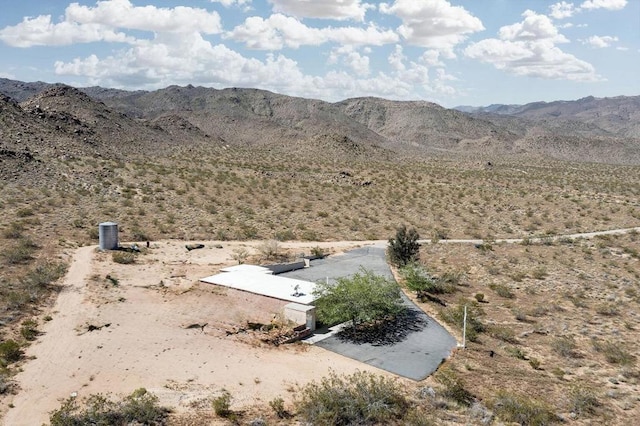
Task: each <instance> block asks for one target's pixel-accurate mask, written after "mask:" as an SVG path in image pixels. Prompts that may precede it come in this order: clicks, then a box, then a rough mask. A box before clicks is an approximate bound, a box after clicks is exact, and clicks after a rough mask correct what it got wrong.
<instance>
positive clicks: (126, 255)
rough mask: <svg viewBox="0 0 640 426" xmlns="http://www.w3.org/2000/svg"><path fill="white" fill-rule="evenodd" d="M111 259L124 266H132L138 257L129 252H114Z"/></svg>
mask: <svg viewBox="0 0 640 426" xmlns="http://www.w3.org/2000/svg"><path fill="white" fill-rule="evenodd" d="M111 258H112V259H113V261H114V262H115V263H120V264H123V265H130V264H132V263H135V261H136V255H135V254H133V253H130V252H128V251H114V252H113V254H112V255H111Z"/></svg>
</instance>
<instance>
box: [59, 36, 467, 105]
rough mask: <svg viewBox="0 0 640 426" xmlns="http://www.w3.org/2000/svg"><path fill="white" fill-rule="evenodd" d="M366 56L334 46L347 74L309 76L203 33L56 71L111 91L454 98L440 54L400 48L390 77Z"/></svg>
mask: <svg viewBox="0 0 640 426" xmlns="http://www.w3.org/2000/svg"><path fill="white" fill-rule="evenodd" d="M362 51H363V52H364V53H366V54H363V53H361V52H359V51H357V50H356V49H355V48H353V47H350V46H341V47H336V48H335V49H334V50H333V51H332V53H331V54H330V55H329V62H330V63H331V62H333V63H334V64H339V65H346V66H347V67H348V68H347V69H342V70H331V71H329V72H327V73H326V74H324V75H308V74H305V73H304V72H303V71H302V70H301V68H300V66H299V65H298V63H297V62H296V61H294V60H292V59H290V58H287V57H286V56H284V55H274V54H269V55H267V58H266V59H265V60H263V61H261V60H258V59H255V58H248V57H245V56H243V55H241V54H240V53H238V52H236V51H233V50H231V49H229V48H228V47H226V46H224V45H213V44H211V43H210V42H209V41H207V40H205V39H203V38H202V36H201V35H200V34H198V33H192V34H189V35H188V36H186V35H184V34H165V35H162V36H161V37H158V38H156V39H154V40H146V41H140V42H139V43H138V44H137V45H135V46H132V47H130V48H128V49H124V50H122V51H119V52H117V53H116V54H113V55H111V56H108V57H105V58H99V57H98V56H96V55H90V56H88V57H85V58H76V59H74V60H72V61H68V62H63V61H58V62H56V63H55V72H56V73H57V74H58V75H65V76H74V77H82V78H86V79H87V80H88V84H90V85H100V86H105V87H118V88H128V89H131V88H135V89H147V90H153V89H158V88H162V87H166V86H168V85H170V84H195V85H202V86H207V87H218V88H221V87H229V86H243V87H256V88H262V89H266V90H272V91H274V92H278V93H283V94H290V95H294V96H305V97H310V98H321V99H325V100H342V99H345V98H347V97H355V96H362V95H363V94H366V95H371V96H380V97H386V98H392V99H417V98H421V97H423V96H425V95H426V94H438V93H442V94H446V93H453V92H455V89H454V88H453V87H451V85H450V80H449V76H447V75H446V73H444V72H443V71H438V70H435V72H433V73H431V71H430V68H429V67H430V63H429V61H433V59H434V58H435V56H434V55H426V56H425V55H423V57H421V58H420V59H418V60H417V61H415V62H414V61H409V60H408V58H406V57H404V55H403V54H402V50H401V48H400V50H399V56H400V61H401V62H402V66H399V67H398V69H396V70H391V71H390V72H388V73H385V72H378V73H377V74H376V75H371V74H372V73H371V70H370V69H369V68H370V64H369V58H368V56H367V55H368V53H370V50H369V49H368V48H364V49H362ZM430 74H432V76H431V78H430Z"/></svg>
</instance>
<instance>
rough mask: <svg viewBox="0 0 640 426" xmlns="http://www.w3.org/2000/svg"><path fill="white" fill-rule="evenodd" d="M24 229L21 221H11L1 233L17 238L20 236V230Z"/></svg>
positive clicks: (7, 236)
mask: <svg viewBox="0 0 640 426" xmlns="http://www.w3.org/2000/svg"><path fill="white" fill-rule="evenodd" d="M23 231H24V225H23V224H22V222H11V223H10V224H9V226H8V227H6V228H5V229H4V230H3V231H2V235H3V236H4V237H5V238H11V239H14V240H17V239H19V238H22V232H23Z"/></svg>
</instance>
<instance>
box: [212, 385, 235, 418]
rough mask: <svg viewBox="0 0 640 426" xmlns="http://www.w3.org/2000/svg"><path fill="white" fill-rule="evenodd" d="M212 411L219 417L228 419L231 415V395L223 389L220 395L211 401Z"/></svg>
mask: <svg viewBox="0 0 640 426" xmlns="http://www.w3.org/2000/svg"><path fill="white" fill-rule="evenodd" d="M212 405H213V411H214V412H215V413H216V415H217V416H219V417H229V416H231V414H233V411H231V394H230V393H229V391H228V390H226V389H223V390H222V394H221V395H220V396H218V397H216V398H214V399H213V403H212Z"/></svg>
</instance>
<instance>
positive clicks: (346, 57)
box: [328, 46, 370, 77]
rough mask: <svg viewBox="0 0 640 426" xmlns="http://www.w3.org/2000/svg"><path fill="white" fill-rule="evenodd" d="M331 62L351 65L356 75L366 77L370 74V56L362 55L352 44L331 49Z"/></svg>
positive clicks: (350, 67)
mask: <svg viewBox="0 0 640 426" xmlns="http://www.w3.org/2000/svg"><path fill="white" fill-rule="evenodd" d="M328 62H329V64H343V65H346V66H347V67H349V69H351V70H352V71H353V72H354V73H355V74H356V75H358V76H361V77H365V76H367V75H369V73H370V69H369V57H368V56H365V55H361V54H360V53H359V52H358V51H356V50H355V49H354V48H353V47H351V46H341V47H337V48H335V49H332V50H331V53H330V55H329V60H328Z"/></svg>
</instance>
